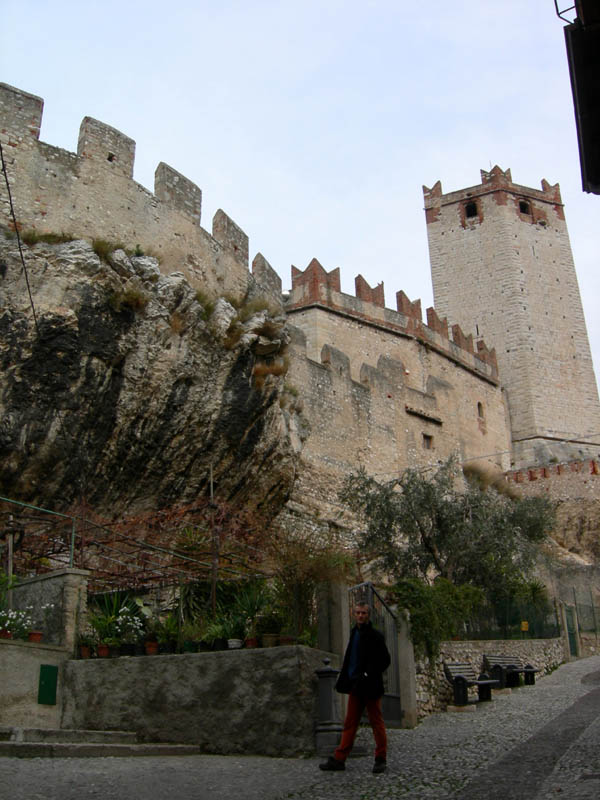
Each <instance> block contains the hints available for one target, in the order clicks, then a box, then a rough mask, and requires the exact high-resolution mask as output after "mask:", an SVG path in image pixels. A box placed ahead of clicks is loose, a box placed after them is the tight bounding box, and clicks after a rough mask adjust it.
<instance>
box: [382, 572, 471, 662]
mask: <svg viewBox="0 0 600 800" xmlns="http://www.w3.org/2000/svg"><path fill="white" fill-rule="evenodd" d="M393 595H394V600H395V601H396V602H397V604H398V606H399V608H401V609H407V610H408V611H409V613H410V631H411V638H412V642H413V645H414V648H415V651H416V652H417V654H419V655H421V656H428V657H429V658H434V657H435V656H436V655H437V654H438V653H439V649H440V644H441V643H442V642H444V641H448V640H449V639H452V638H453V637H454V636H456V634H457V633H458V631H459V630H460V626H461V625H463V624H464V623H465V622H466V621H467V620H468V619H469V618H470V617H471V615H472V614H473V612H474V611H475V610H476V609H477V608H479V607H480V606H481V605H482V604H483V602H484V598H485V595H484V592H483V590H482V589H479V588H477V587H476V586H471V585H470V584H462V585H461V586H455V585H454V584H453V583H451V582H450V581H448V580H446V579H445V578H437V580H436V581H435V583H433V584H432V585H430V584H428V583H425V582H424V581H422V580H420V579H419V578H404V579H402V580H400V581H398V583H396V585H395V586H394V588H393Z"/></svg>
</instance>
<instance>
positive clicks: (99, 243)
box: [92, 239, 125, 262]
mask: <svg viewBox="0 0 600 800" xmlns="http://www.w3.org/2000/svg"><path fill="white" fill-rule="evenodd" d="M92 249H93V251H94V253H96V255H97V256H98V258H99V259H100V260H101V261H106V262H108V257H109V255H110V254H111V253H114V252H115V250H125V245H124V244H122V243H121V242H109V241H108V240H107V239H92Z"/></svg>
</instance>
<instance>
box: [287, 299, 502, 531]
mask: <svg viewBox="0 0 600 800" xmlns="http://www.w3.org/2000/svg"><path fill="white" fill-rule="evenodd" d="M345 297H348V296H345V295H344V296H342V295H339V297H338V296H337V295H336V303H338V304H339V303H340V302H341V301H342V300H344V298H345ZM293 299H294V298H292V300H293ZM296 299H297V304H296V306H295V308H292V309H290V308H289V306H288V307H287V308H286V310H287V311H288V315H289V316H290V318H291V323H292V325H290V330H291V344H290V367H289V372H288V375H287V379H286V380H287V382H288V383H289V384H291V386H292V387H295V388H296V389H297V390H298V393H299V398H300V400H301V403H302V414H303V416H304V418H305V419H306V420H307V423H308V428H309V431H310V434H309V436H308V437H307V438H306V440H305V444H304V448H303V450H302V453H301V461H302V469H300V470H298V473H297V478H296V482H295V486H294V490H293V495H292V502H291V503H288V508H287V513H291V512H292V511H293V503H294V502H295V503H296V504H297V506H298V508H300V507H303V508H304V510H305V512H307V513H308V514H309V515H310V516H312V518H313V521H314V524H315V525H323V524H325V523H326V522H329V523H330V524H331V525H334V526H335V525H339V524H340V523H341V522H342V520H341V518H340V514H339V512H340V506H339V500H338V491H339V489H340V486H341V482H342V481H343V479H344V477H345V476H346V475H348V474H349V473H350V472H353V471H355V470H356V469H357V468H358V466H364V467H365V469H366V470H367V472H369V473H370V474H373V475H376V476H378V478H379V479H380V480H386V479H387V480H389V479H392V478H393V477H395V476H398V475H400V474H401V473H402V471H403V470H404V469H406V468H407V467H416V466H422V467H427V466H435V465H437V464H438V462H440V461H443V460H445V459H446V458H448V457H449V456H450V455H451V454H453V453H457V452H458V454H459V457H460V459H461V460H470V461H471V460H472V461H476V460H480V461H481V462H482V463H483V464H485V465H486V467H492V468H494V469H496V470H497V471H500V470H502V469H506V468H507V467H508V465H509V460H508V455H507V454H508V451H509V450H510V434H509V427H508V420H507V411H506V406H505V402H504V396H503V393H502V390H501V389H500V387H499V386H498V384H497V382H496V381H495V380H493V379H492V377H491V372H490V371H489V370H491V366H490V365H489V364H488V363H486V362H480V366H481V370H479V369H478V366H477V359H476V357H475V356H474V355H473V354H472V353H469V352H468V351H467V350H461V349H460V348H458V347H456V348H455V349H456V353H455V354H453V353H451V352H450V351H449V350H448V349H447V350H446V351H444V350H443V349H442V347H441V344H440V346H439V347H435V348H434V347H432V346H431V345H430V344H428V343H427V342H425V341H424V340H423V338H422V337H421V336H416V335H410V334H401V333H400V332H398V331H395V330H393V329H392V328H388V327H386V326H385V325H378V324H377V325H376V324H374V322H373V320H372V319H371V318H369V319H370V322H369V324H365V322H364V320H361V319H360V318H359V317H357V316H353V315H349V314H348V315H342V314H339V313H336V312H334V311H332V309H330V308H329V307H326V306H325V305H322V304H321V305H318V306H317V305H313V306H312V307H307V308H304V307H300V305H298V303H300V302H301V301H300V300H299V299H298V298H296ZM361 304H362V305H361V307H362V309H363V312H364V313H365V314H366V313H367V312H369V313H371V310H372V308H374V306H372V304H369V303H368V302H366V301H361ZM383 310H385V311H386V313H387V310H386V309H383ZM394 313H396V312H394ZM423 327H425V326H423ZM428 330H429V329H428ZM430 332H431V334H432V336H433V334H434V333H435V332H433V331H430ZM446 344H447V346H448V347H449V346H450V343H449V342H448V340H447V339H446ZM496 454H498V455H496ZM316 512H318V513H316ZM349 525H350V527H352V526H353V523H352V522H350V523H349ZM296 527H297V525H296ZM354 527H355V525H354Z"/></svg>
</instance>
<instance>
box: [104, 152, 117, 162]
mask: <svg viewBox="0 0 600 800" xmlns="http://www.w3.org/2000/svg"><path fill="white" fill-rule="evenodd" d="M106 160H107V161H114V160H115V154H114V153H109V154H108V156H107V158H106Z"/></svg>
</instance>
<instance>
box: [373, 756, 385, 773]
mask: <svg viewBox="0 0 600 800" xmlns="http://www.w3.org/2000/svg"><path fill="white" fill-rule="evenodd" d="M386 769H387V764H386V761H385V758H382V757H381V756H377V757H376V759H375V763H374V764H373V774H374V775H380V774H381V773H382V772H385V771H386Z"/></svg>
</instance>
